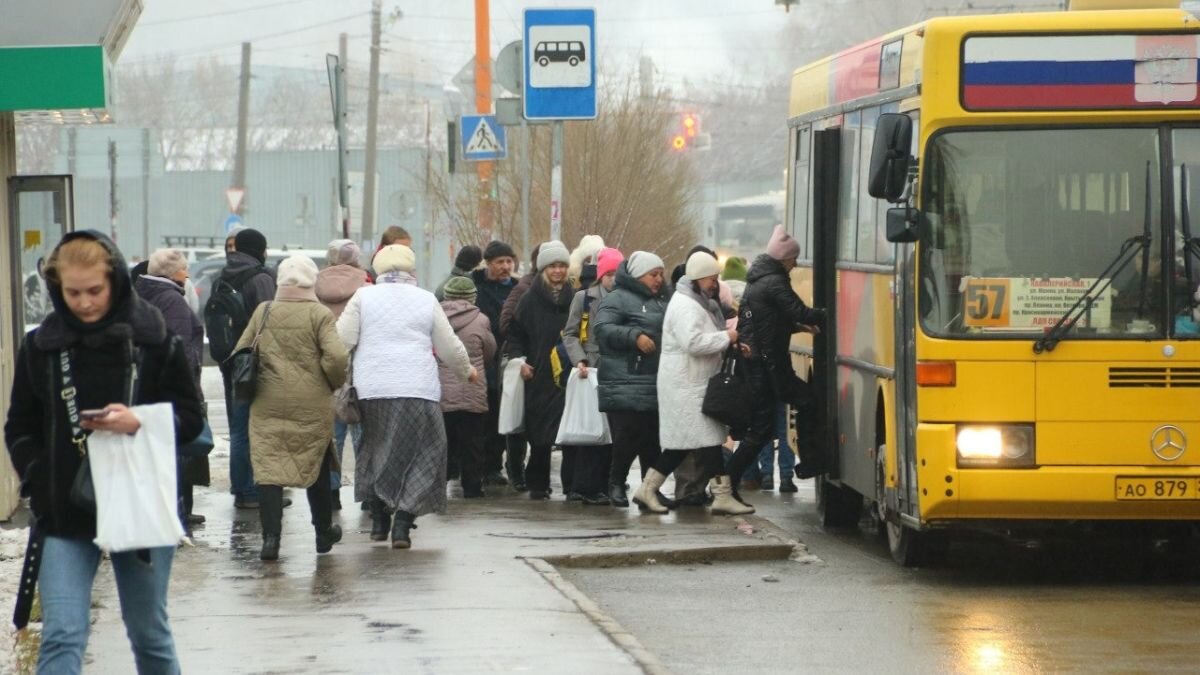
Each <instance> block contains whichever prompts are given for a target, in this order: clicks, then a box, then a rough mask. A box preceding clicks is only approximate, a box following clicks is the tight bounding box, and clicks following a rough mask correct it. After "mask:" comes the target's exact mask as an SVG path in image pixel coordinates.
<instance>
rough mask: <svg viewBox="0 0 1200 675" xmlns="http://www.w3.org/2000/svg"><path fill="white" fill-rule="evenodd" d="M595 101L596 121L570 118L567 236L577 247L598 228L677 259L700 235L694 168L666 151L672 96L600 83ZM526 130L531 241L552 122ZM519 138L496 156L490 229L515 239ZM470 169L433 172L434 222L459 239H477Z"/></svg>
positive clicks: (544, 211) (539, 222) (610, 237)
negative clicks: (494, 208) (495, 198)
mask: <svg viewBox="0 0 1200 675" xmlns="http://www.w3.org/2000/svg"><path fill="white" fill-rule="evenodd" d="M599 108H600V109H599V115H598V116H597V118H596V119H595V120H593V121H590V122H567V123H566V129H565V131H566V138H565V149H566V150H565V157H564V163H563V234H562V236H563V240H564V241H565V242H566V243H567V245H568V246H573V245H574V244H575V242H577V241H578V240H579V239H580V238H581V237H583V236H584V235H586V234H598V235H600V236H601V237H603V238H604V241H605V242H606V243H607V244H608V245H610V246H615V247H619V248H621V249H622V250H624V251H626V252H629V251H634V250H638V249H644V250H649V251H655V252H657V253H658V254H659V255H660V256H662V257H663V258H664V259H670V260H675V259H678V258H681V257H682V254H683V253H684V252H685V251H686V250H687V249H688V248H690V247H691V246H692V245H693V244H695V242H696V236H697V235H696V223H697V217H696V214H695V212H694V208H693V206H694V201H695V197H696V188H697V180H698V173H697V171H696V168H695V163H694V158H693V157H692V156H690V155H688V154H686V153H676V152H672V151H671V149H670V145H669V142H668V138H669V137H668V130H669V128H670V124H671V122H672V120H673V119H674V116H675V109H674V105H673V103H672V102H671V101H670V100H669V99H668V98H667V97H666V96H656V97H653V98H649V99H643V98H641V97H639V96H638V95H637V94H636V93H635V92H634V90H633V88H632V87H628V86H627V87H624V88H620V89H608V90H602V91H601V100H600V106H599ZM530 129H531V130H532V131H533V133H532V138H531V142H530V157H531V160H532V162H531V163H532V166H533V174H532V184H531V185H532V188H531V197H530V214H531V217H530V241H531V242H535V243H536V242H541V241H545V240H546V239H547V238H548V237H549V233H550V221H549V217H548V215H549V213H550V135H551V129H550V127H549V126H548V125H536V126H531V127H530ZM515 133H516V132H514V134H515ZM518 145H519V144H517V143H516V142H515V139H513V138H510V141H509V155H508V158H507V159H506V160H504V161H502V162H498V163H497V164H498V166H497V169H498V170H497V176H496V184H497V186H498V198H499V203H498V209H497V219H496V228H495V230H494V231H493V232H492V236H493V237H496V238H500V239H504V240H506V241H509V242H519V241H520V239H521V232H520V194H521V192H520V191H521V175H520V173H519V172H520V170H521V167H522V166H524V164H523V162H522V157H521V156H520V152H519V149H518ZM514 150H516V151H514ZM461 166H462V165H461V164H460V167H461ZM472 168H473V167H472V166H471V165H469V164H468V165H467V167H466V168H465V169H464V168H460V170H459V174H457V175H453V176H450V175H446V174H444V173H442V172H437V173H436V174H435V175H434V176H433V179H432V181H431V182H432V185H431V190H430V198H431V199H432V200H433V205H434V211H435V213H434V221H435V222H437V223H440V224H441V225H442V226H443V227H445V228H447V229H448V230H449V231H450V233H452V234H453V235H454V238H455V239H456V240H457V241H458V242H460V243H463V244H472V243H473V244H480V245H482V244H484V243H486V242H484V241H483V239H484V235H483V233H481V232H480V231H479V228H478V214H479V206H480V200H481V197H482V195H480V194H479V189H478V181H477V179H476V177H475V175H474V172H473V171H472ZM527 254H528V252H523V255H527Z"/></svg>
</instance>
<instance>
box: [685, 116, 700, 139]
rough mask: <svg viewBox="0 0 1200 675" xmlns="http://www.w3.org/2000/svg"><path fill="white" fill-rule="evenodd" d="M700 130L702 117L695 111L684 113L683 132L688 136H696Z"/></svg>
mask: <svg viewBox="0 0 1200 675" xmlns="http://www.w3.org/2000/svg"><path fill="white" fill-rule="evenodd" d="M699 132H700V117H699V116H698V115H696V114H694V113H684V115H683V133H684V134H685V135H686V136H687V137H688V138H695V137H696V134H697V133H699Z"/></svg>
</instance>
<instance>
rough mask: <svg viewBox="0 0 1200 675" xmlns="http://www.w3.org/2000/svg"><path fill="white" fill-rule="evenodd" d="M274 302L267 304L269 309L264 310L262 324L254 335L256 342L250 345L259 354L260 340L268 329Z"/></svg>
mask: <svg viewBox="0 0 1200 675" xmlns="http://www.w3.org/2000/svg"><path fill="white" fill-rule="evenodd" d="M273 304H275V303H274V301H272V302H268V303H267V308H266V309H264V310H263V317H262V322H261V323H259V324H258V330H257V331H255V333H254V342H251V343H250V349H251V350H252V351H254V352H256V353H257V352H258V339H259V338H261V337H262V334H263V331H264V330H266V329H267V319H269V318H271V305H273Z"/></svg>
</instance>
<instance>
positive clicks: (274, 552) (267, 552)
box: [258, 534, 279, 560]
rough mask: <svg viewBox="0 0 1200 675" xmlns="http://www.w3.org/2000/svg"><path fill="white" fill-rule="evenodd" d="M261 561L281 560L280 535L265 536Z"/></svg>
mask: <svg viewBox="0 0 1200 675" xmlns="http://www.w3.org/2000/svg"><path fill="white" fill-rule="evenodd" d="M258 559H259V560H279V535H277V534H264V535H263V545H262V552H260V553H259V554H258Z"/></svg>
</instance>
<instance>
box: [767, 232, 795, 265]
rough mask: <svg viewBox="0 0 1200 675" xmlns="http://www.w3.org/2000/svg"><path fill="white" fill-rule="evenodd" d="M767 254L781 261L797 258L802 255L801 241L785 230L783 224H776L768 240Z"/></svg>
mask: <svg viewBox="0 0 1200 675" xmlns="http://www.w3.org/2000/svg"><path fill="white" fill-rule="evenodd" d="M767 255H769V256H771V257H772V258H774V259H776V260H779V261H783V260H795V259H796V258H799V257H800V242H798V241H796V240H795V239H793V238H792V236H791V235H790V234H788V233H787V232H785V231H784V229H783V226H782V225H776V226H775V231H774V232H772V233H771V240H770V241H768V242H767Z"/></svg>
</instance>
